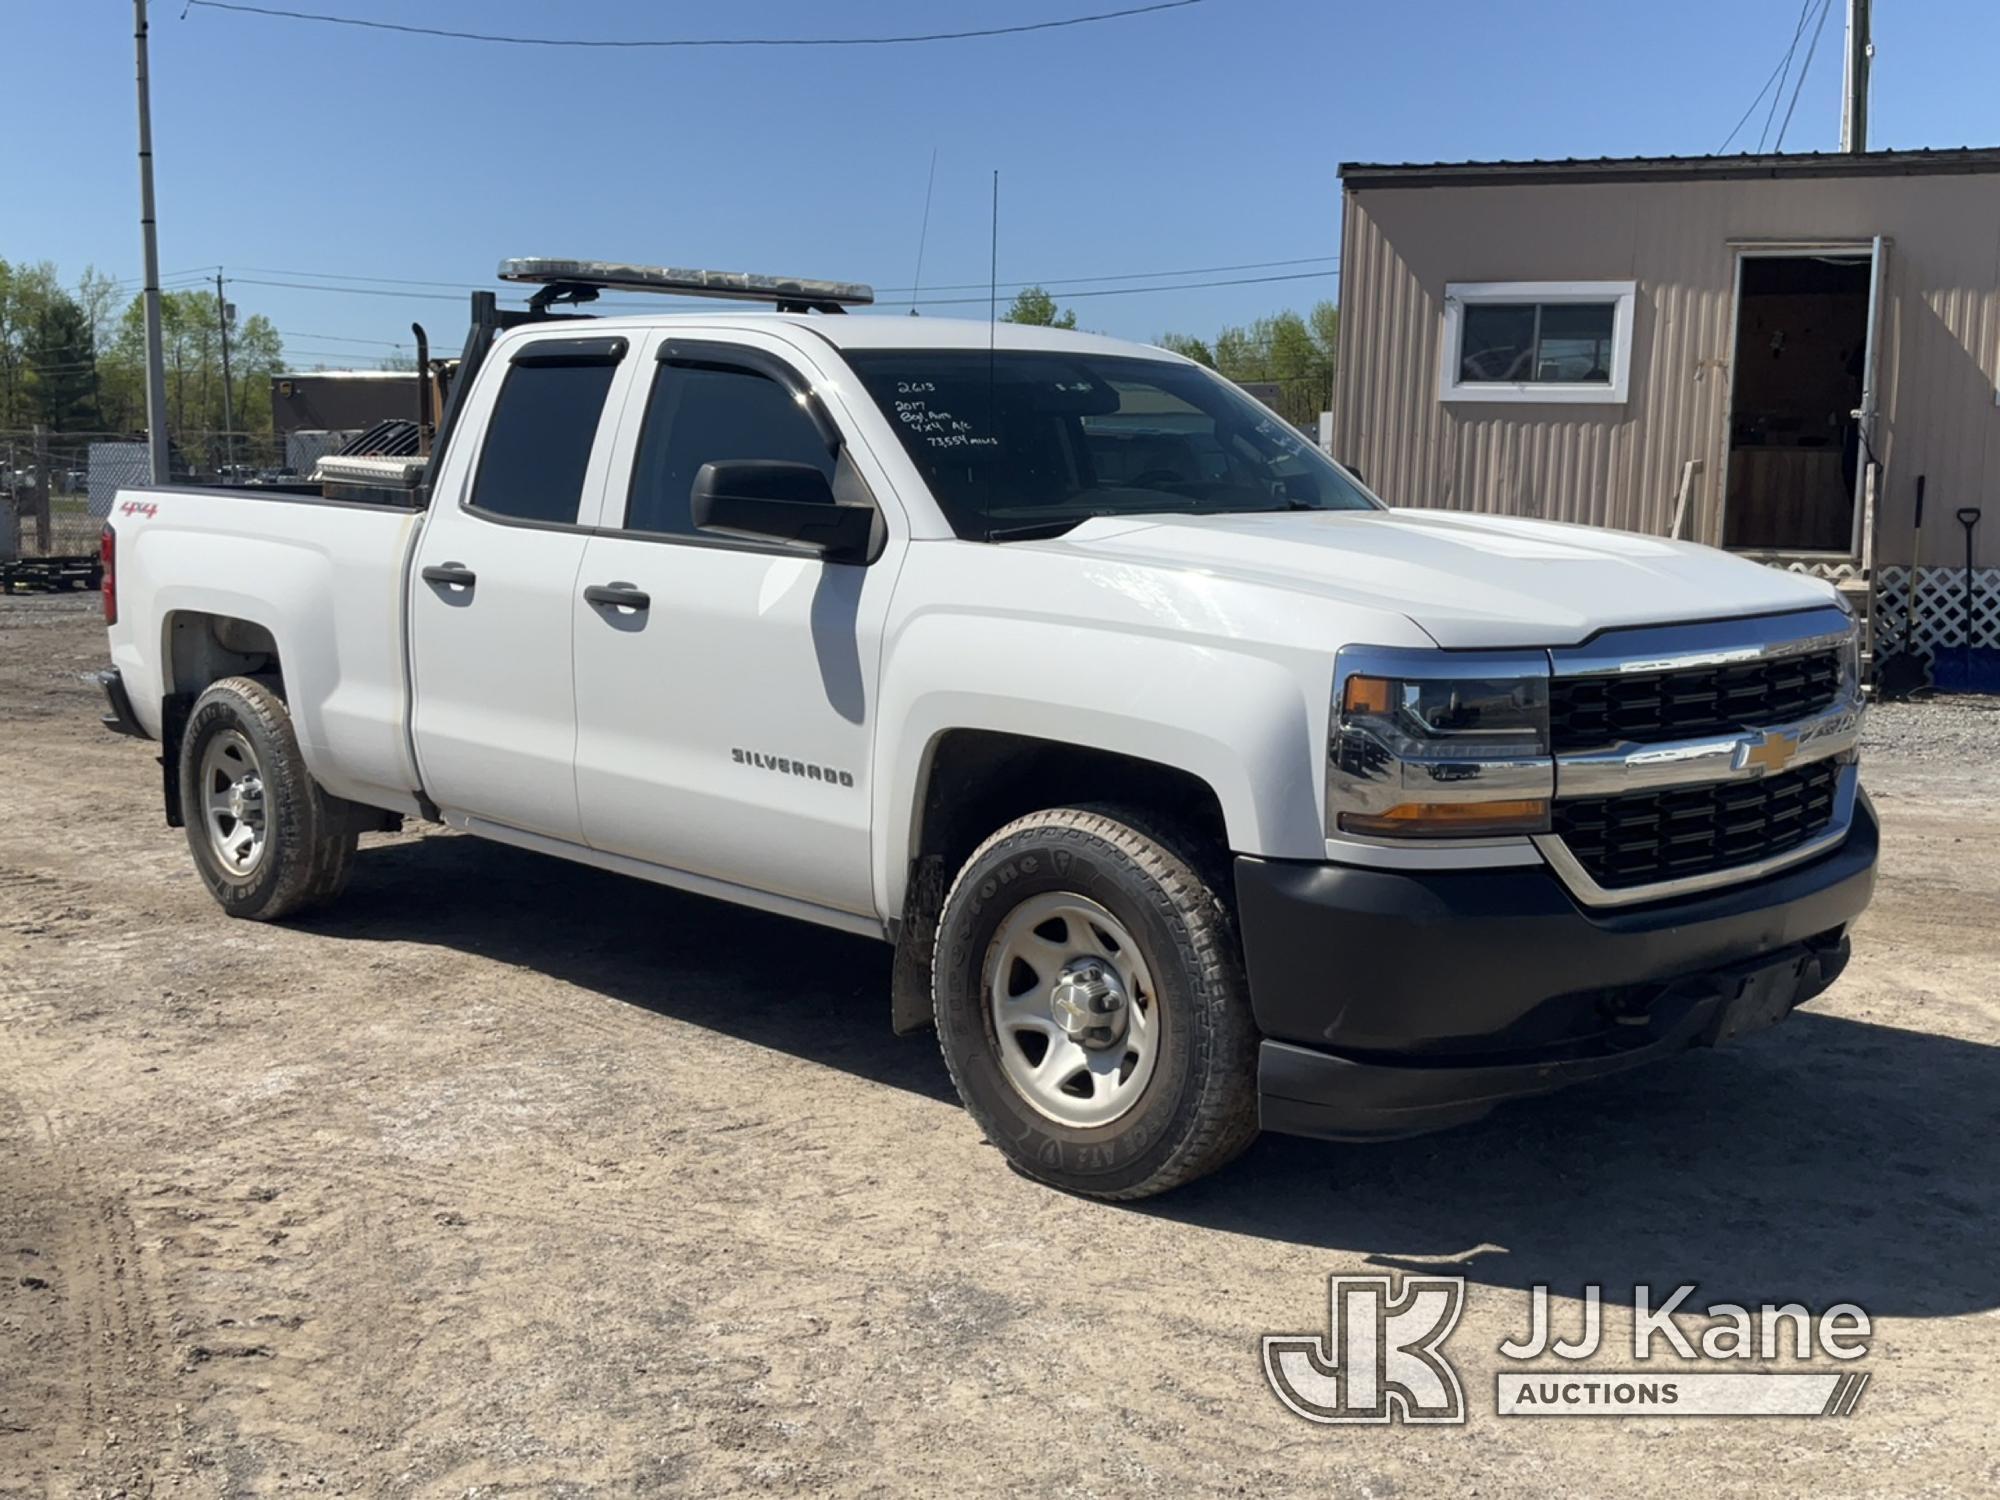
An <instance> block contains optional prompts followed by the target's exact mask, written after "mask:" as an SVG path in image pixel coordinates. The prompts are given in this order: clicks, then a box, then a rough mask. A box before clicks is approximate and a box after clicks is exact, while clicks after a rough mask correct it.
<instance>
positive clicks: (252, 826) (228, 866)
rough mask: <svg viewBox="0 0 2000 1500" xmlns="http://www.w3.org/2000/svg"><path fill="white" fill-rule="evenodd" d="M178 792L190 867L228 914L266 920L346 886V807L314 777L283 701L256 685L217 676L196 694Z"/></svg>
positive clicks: (350, 840) (350, 843)
mask: <svg viewBox="0 0 2000 1500" xmlns="http://www.w3.org/2000/svg"><path fill="white" fill-rule="evenodd" d="M180 789H181V816H182V820H183V822H184V823H185V824H186V826H187V840H188V848H189V850H190V851H191V852H192V853H193V855H194V865H195V869H196V870H197V871H198V872H199V873H200V875H201V879H202V883H203V884H204V885H206V886H207V887H208V890H209V894H210V895H212V896H214V897H215V899H216V902H217V903H218V904H219V905H220V906H221V907H222V909H223V910H224V911H226V912H228V913H229V915H230V916H232V917H246V918H249V919H251V920H253V921H260V922H270V921H275V920H277V919H278V918H280V917H288V916H291V915H292V914H293V913H295V912H299V911H303V910H305V909H306V908H307V907H310V906H315V905H318V904H319V903H321V902H324V901H330V900H332V899H333V898H334V897H335V896H337V895H338V894H339V893H340V891H341V888H342V887H343V886H345V885H346V884H347V877H348V874H349V872H350V871H351V869H352V868H353V863H354V846H355V828H354V823H353V819H352V818H351V817H350V815H349V810H348V804H347V803H346V802H344V801H342V800H341V799H340V798H338V797H332V796H329V795H328V794H327V793H326V792H325V791H323V790H321V788H320V785H319V783H318V782H316V781H314V780H313V778H312V773H311V772H310V771H308V770H307V769H306V762H305V757H304V755H302V754H301V753H300V751H299V740H298V735H297V733H296V732H295V731H294V730H293V728H292V716H291V714H290V713H289V712H288V711H287V709H286V708H285V704H284V700H283V699H281V698H279V697H278V695H277V694H276V693H274V692H272V691H271V689H270V688H268V687H266V686H265V685H264V684H263V683H261V682H258V681H257V680H255V679H254V678H250V677H225V678H223V679H222V680H221V681H219V682H216V683H213V684H211V685H210V686H209V688H208V690H207V691H206V692H204V693H203V694H202V695H201V697H200V698H198V699H196V700H195V705H194V708H193V710H192V711H191V712H190V713H189V714H188V721H187V730H186V733H185V734H184V735H183V737H182V739H181V759H180Z"/></svg>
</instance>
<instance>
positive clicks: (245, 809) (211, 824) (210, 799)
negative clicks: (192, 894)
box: [200, 729, 266, 878]
mask: <svg viewBox="0 0 2000 1500" xmlns="http://www.w3.org/2000/svg"><path fill="white" fill-rule="evenodd" d="M200 776H201V781H200V785H201V800H202V826H203V827H204V828H206V829H207V831H208V846H209V848H210V850H212V851H213V852H214V855H215V858H216V860H217V862H218V863H219V864H221V865H222V867H223V868H224V869H225V870H227V871H229V873H230V874H232V875H235V876H237V877H239V878H241V877H244V876H247V875H249V874H250V873H251V872H252V871H254V870H255V869H256V868H257V865H258V863H259V862H260V861H261V860H262V859H263V858H264V846H265V843H266V836H265V817H264V770H263V767H262V766H260V765H259V764H258V763H257V752H256V751H255V750H253V749H252V748H251V746H250V741H249V740H248V739H247V738H246V737H245V736H244V735H243V733H242V731H240V730H237V729H225V730H223V731H222V732H221V733H220V734H218V735H216V737H215V738H214V739H212V740H210V741H209V742H208V747H207V749H205V750H204V751H203V752H202V757H201V772H200Z"/></svg>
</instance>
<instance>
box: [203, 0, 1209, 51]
mask: <svg viewBox="0 0 2000 1500" xmlns="http://www.w3.org/2000/svg"><path fill="white" fill-rule="evenodd" d="M1202 3H1203V0H1155V3H1153V4H1151V5H1133V6H1128V7H1126V8H1125V9H1123V10H1106V11H1099V12H1097V13H1095V14H1093V15H1088V16H1065V17H1063V18H1061V19H1059V20H1054V21H1029V22H1024V23H1021V24H1018V25H1014V26H987V27H982V28H980V29H978V30H976V31H930V32H918V33H912V34H910V35H907V36H824V37H791V36H788V37H775V36H772V37H767V36H748V37H657V38H654V37H637V38H604V39H595V38H587V37H553V36H508V35H503V34H500V33H497V32H488V31H448V30H445V29H443V28H442V27H436V26H407V25H404V24H402V23H400V22H397V21H369V20H363V19H361V18H360V17H358V16H329V15H323V14H321V13H319V12H317V11H307V10H281V9H278V8H277V7H275V6H265V5H240V4H236V3H234V0H187V8H188V9H189V10H193V9H195V8H197V7H199V8H200V9H202V10H228V11H239V12H241V13H243V14H245V15H253V16H270V17H274V18H276V19H279V20H286V21H316V22H318V23H320V24H322V25H326V26H356V27H360V28H362V29H364V30H368V31H397V32H402V33H404V34H405V35H408V36H434V37H444V38H446V39H448V40H451V41H458V42H498V43H503V44H505V45H507V46H513V47H611V48H630V47H643V48H667V47H894V46H902V45H904V44H906V43H911V42H962V41H970V40H973V39H975V38H979V37H994V36H1018V35H1020V34H1021V33H1023V32H1029V31H1055V30H1058V29H1060V28H1062V27H1065V26H1087V25H1090V24H1092V23H1093V22H1097V21H1120V20H1126V19H1128V18H1130V17H1133V16H1144V15H1151V14H1153V13H1154V12H1156V11H1163V10H1181V9H1184V8H1185V7H1187V6H1190V5H1200V4H1202ZM182 15H183V16H185V15H186V11H183V12H182Z"/></svg>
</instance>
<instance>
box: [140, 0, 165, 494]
mask: <svg viewBox="0 0 2000 1500" xmlns="http://www.w3.org/2000/svg"><path fill="white" fill-rule="evenodd" d="M132 23H133V31H132V44H133V50H134V51H135V52H137V54H138V58H139V229H140V232H141V233H142V234H143V235H144V236H145V241H146V291H145V299H146V442H147V446H148V447H149V448H150V449H151V451H152V459H153V483H155V484H166V483H168V482H169V481H170V480H171V479H172V478H173V473H172V467H173V466H172V462H171V460H170V458H169V457H168V449H167V367H166V356H165V354H164V352H163V348H162V344H161V340H160V240H159V235H158V233H157V230H156V228H155V225H154V223H153V98H152V93H151V91H150V89H149V88H148V86H147V82H146V0H132Z"/></svg>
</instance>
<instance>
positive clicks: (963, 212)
mask: <svg viewBox="0 0 2000 1500" xmlns="http://www.w3.org/2000/svg"><path fill="white" fill-rule="evenodd" d="M276 3H280V4H288V5H290V6H291V7H292V8H296V9H303V10H320V11H328V12H336V13H339V14H344V15H351V16H362V17H370V18H376V19H390V20H401V21H411V22H420V23H423V24H429V25H436V26H446V27H463V28H468V29H476V30H489V31H504V32H516V33H532V34H542V35H564V36H590V37H619V36H626V37H630V36H654V37H658V36H701V35H708V36H729V35H736V36H743V35H764V36H783V35H793V36H797V35H812V34H820V35H826V34H849V35H860V34H869V33H877V34H880V33H890V32H897V31H908V30H936V29H953V28H957V27H970V26H981V25H996V24H1007V23H1011V22H1020V21H1026V20H1042V19H1050V18H1055V17H1060V16H1066V15H1079V14H1084V13H1087V12H1090V11H1093V10H1104V9H1113V8H1117V7H1118V6H1119V5H1120V4H1127V3H1132V0H960V3H955V4H949V5H942V4H937V3H935V0H931V3H925V0H849V3H845V4H828V3H818V4H814V3H807V0H743V3H739V4H735V5H729V6H713V5H708V6H698V5H694V4H687V3H675V4H644V3H640V0H568V3H555V0H485V3H475V0H429V3H427V4H424V5H422V6H418V5H414V4H408V3H401V4H399V3H395V0H276ZM1811 3H1812V4H1813V5H1814V7H1815V9H1816V7H1817V5H1818V0H1811ZM5 8H6V22H5V35H6V39H7V42H8V46H7V49H6V50H7V52H8V54H9V55H10V57H11V58H12V59H13V63H14V65H13V66H11V67H10V68H9V69H8V81H7V86H6V88H5V90H4V91H0V140H4V141H5V142H6V146H5V148H4V153H5V155H4V161H5V171H4V173H0V182H4V184H5V208H4V209H0V256H4V257H6V258H8V259H11V260H31V261H32V260H41V259H51V260H54V261H56V262H57V263H58V265H59V266H60V268H61V269H62V271H63V272H64V274H65V275H66V276H68V277H72V278H73V277H74V275H75V273H77V272H78V271H80V270H81V269H82V268H83V266H84V265H85V263H87V262H89V263H95V264H96V265H98V266H99V267H100V268H102V269H104V270H107V271H109V272H111V273H112V274H114V275H118V276H121V277H127V276H129V277H134V278H136V277H137V275H138V273H139V270H140V251H139V231H138V223H137V219H138V210H137V177H136V169H135V166H134V156H133V151H134V135H133V131H134V125H133V97H132V85H131V76H132V75H131V67H132V56H131V25H130V16H131V11H130V7H129V5H127V4H125V3H122V0H5ZM1877 9H1878V15H1877V19H1876V41H1877V59H1876V71H1875V89H1874V96H1873V126H1872V144H1874V145H1877V146H1958V145H1988V144H1996V143H2000V92H1996V91H1995V90H1994V89H1993V87H1992V81H1991V68H1992V60H1993V59H1994V58H1995V57H2000V5H1995V4H1993V3H1991V0H1884V3H1882V4H1881V5H1880V6H1878V7H1877ZM1843 13H1844V4H1843V0H1833V12H1832V14H1831V16H1830V18H1829V19H1828V21H1827V24H1826V27H1825V30H1824V33H1823V34H1822V35H1821V37H1820V40H1819V47H1818V54H1817V56H1816V58H1815V59H1814V62H1813V66H1812V72H1811V75H1810V77H1809V78H1808V80H1807V82H1806V85H1805V89H1804V92H1803V93H1802V95H1801V96H1800V98H1799V102H1798V106H1797V113H1796V115H1795V116H1794V118H1793V120H1792V124H1791V129H1790V133H1789V135H1788V136H1787V137H1786V147H1787V149H1794V150H1796V149H1808V150H1809V149H1819V150H1830V149H1832V148H1833V147H1834V146H1835V145H1836V143H1837V136H1838V107H1839V89H1840V52H1841V26H1842V17H1843ZM1798 14H1799V4H1798V0H1732V3H1712V0H1680V3H1676V4H1643V5H1642V4H1635V3H1626V0H1596V3H1588V0H1543V3H1529V0H1517V3H1473V0H1417V3H1401V4H1395V3H1391V4H1382V3H1375V4H1357V3H1349V0H1206V3H1204V4H1199V5H1194V6H1190V7H1188V8H1185V9H1180V10H1175V11H1169V12H1165V13H1162V14H1156V15H1150V16H1142V17H1138V18H1134V19H1129V20H1122V21H1113V22H1108V23H1103V24H1098V25H1091V26H1079V27H1074V28H1070V29H1066V30H1061V31H1053V32H1043V33H1039V34H1031V35H1025V36H1014V37H1003V38H997V39H992V40H982V41H965V42H946V43H934V44H929V45H921V46H904V47H879V48H840V49H799V50H766V49H759V50H745V51H729V50H703V51H669V52H660V51H627V52H615V51H568V50H562V51H557V50H548V49H540V48H525V47H503V46H491V45H482V44H476V43H471V42H460V41H446V40H438V39H429V38H422V37H412V36H402V35H396V34H391V33H386V32H374V31H360V30H353V29H349V28H344V27H328V26H321V25H310V24H305V23H301V22H291V21H279V20H272V19H267V18H264V17H260V16H252V15H241V14H232V13H228V12H223V11H218V10H209V9H195V10H193V11H191V12H190V13H189V14H188V15H187V17H186V18H185V19H182V18H181V15H180V0H157V3H156V5H155V9H154V15H153V71H154V84H153V90H154V92H153V97H154V129H155V137H156V139H155V147H156V151H157V153H158V189H159V204H160V209H159V217H160V246H161V252H160V253H161V264H162V268H163V270H165V271H167V272H174V271H179V270H183V269H191V268H196V267H203V266H207V267H210V268H212V267H214V266H215V265H217V264H220V265H222V266H224V267H225V268H227V270H228V273H229V274H230V275H232V276H234V277H237V278H239V279H238V281H237V283H236V285H235V286H234V287H233V288H232V293H231V294H232V296H233V298H234V300H236V301H237V303H238V304H239V306H241V307H242V308H243V309H244V310H245V311H261V312H264V313H267V314H269V315H270V316H271V317H272V318H273V319H274V321H275V322H276V323H277V326H278V327H279V328H280V329H281V330H283V331H284V332H285V333H286V334H287V339H286V343H287V347H288V349H289V350H290V351H292V353H293V354H294V357H295V358H297V359H298V360H299V361H300V362H301V363H303V364H313V363H337V362H339V361H338V360H337V359H323V358H315V357H313V356H314V355H316V354H331V355H336V356H337V355H339V354H340V353H342V352H349V353H356V354H360V355H363V356H364V357H366V356H367V355H369V354H373V353H381V352H386V350H387V349H388V343H387V341H390V340H395V339H406V338H407V337H408V335H407V332H406V330H407V327H408V324H409V322H410V320H411V319H412V318H419V319H421V320H422V321H424V322H425V324H426V325H427V327H428V328H429V330H430V332H431V334H432V337H433V339H434V340H436V341H438V342H441V343H442V342H455V341H456V339H457V338H458V337H459V336H460V333H461V331H462V328H463V322H464V312H463V309H464V297H463V295H462V293H457V292H451V291H445V290H443V289H436V290H438V291H439V292H440V300H435V301H427V300H419V299H416V298H401V297H386V296H378V295H366V296H364V295H355V294H352V293H338V292H330V291H316V290H302V289H297V288H292V287H282V286H260V285H255V284H253V282H254V281H256V280H262V281H283V280H288V279H292V280H298V279H306V278H300V277H296V276H291V275H287V274H272V273H273V272H282V273H292V272H299V271H307V272H316V273H337V274H339V275H342V276H347V277H384V278H407V279H419V280H431V281H442V282H450V283H467V284H488V282H489V278H490V276H491V272H492V267H493V264H494V263H495V261H497V260H498V259H499V258H500V257H501V256H503V255H579V256H596V257H604V258H617V259H629V260H638V261H648V262H665V263H673V264H683V265H700V266H711V267H723V268H729V269H739V270H754V271H770V272H778V273H787V274H798V275H822V276H833V277H840V278H844V279H856V280H865V281H871V282H874V283H876V284H877V285H878V286H880V287H884V288H889V287H907V286H908V285H909V284H910V282H911V280H912V277H913V273H914V269H915V262H916V255H917V240H918V230H919V224H920V221H921V218H922V214H923V203H924V182H925V176H926V173H927V171H928V170H929V166H930V160H931V153H932V150H933V148H935V150H936V152H937V185H936V193H935V198H934V201H933V204H932V208H931V216H930V229H929V236H928V244H927V246H926V249H925V254H924V281H925V283H926V285H928V286H943V285H946V284H959V283H974V284H980V285H983V283H984V281H985V279H986V274H987V233H988V204H989V192H990V185H991V172H992V170H993V169H994V168H996V167H997V168H998V169H999V170H1000V173H1001V211H1000V279H1001V281H1002V282H1003V283H1006V282H1020V281H1025V280H1029V279H1039V280H1042V281H1044V282H1045V283H1047V284H1048V285H1050V286H1051V287H1060V286H1063V285H1065V284H1069V283H1074V282H1079V281H1081V280H1082V279H1083V278H1092V277H1111V276H1119V275H1125V274H1127V273H1133V272H1150V271H1174V270H1179V269H1183V268H1194V267H1211V266H1234V265H1240V264H1243V263H1247V262H1271V261H1289V260H1297V259H1301V258H1305V257H1315V256H1323V257H1327V258H1328V262H1329V263H1327V264H1323V265H1299V266H1280V267H1271V268H1268V269H1265V270H1261V271H1243V272H1237V273H1234V274H1237V275H1243V276H1251V275H1290V274H1293V273H1296V272H1310V273H1312V275H1311V276H1310V278H1309V279H1301V280H1289V281H1276V282H1265V283H1261V284H1254V285H1242V286H1217V287H1207V288H1188V289H1182V290H1175V291H1148V292H1146V293H1144V294H1142V295H1117V296H1096V297H1078V298H1076V299H1074V302H1073V305H1074V306H1075V307H1076V308H1077V310H1078V313H1079V315H1080V317H1081V318H1082V321H1083V324H1084V326H1086V327H1090V328H1095V329H1099V330H1102V331H1105V332H1109V333H1114V334H1119V335H1123V336H1129V337H1138V338H1151V337H1154V336H1156V335H1157V334H1159V333H1160V332H1161V331H1163V330H1165V329H1175V330H1181V331H1188V332H1194V333H1199V334H1203V335H1208V334H1211V333H1213V332H1214V330H1215V329H1216V328H1217V327H1218V326H1220V325H1221V324H1223V323H1225V322H1242V321H1247V320H1248V319H1250V318H1253V317H1255V316H1257V315H1259V314H1262V313H1266V312H1271V311H1275V310H1278V309H1280V308H1284V307H1288V306H1298V307H1303V306H1305V305H1307V304H1309V303H1311V302H1312V301H1314V300H1316V299H1318V298H1320V297H1337V281H1336V277H1335V274H1334V269H1333V267H1332V265H1331V264H1330V260H1331V257H1333V256H1334V255H1335V253H1336V251H1337V247H1338V239H1337V233H1338V215H1339V197H1338V188H1337V182H1336V177H1335V168H1336V164H1337V163H1338V162H1340V161H1342V160H1388V161H1405V160H1418V161H1421V160H1438V159H1463V158H1468V157H1477V158H1486V157H1530V156H1566V155H1588V156H1597V155H1629V154H1642V153H1698V152H1704V151H1711V150H1714V149H1715V148H1716V147H1717V146H1718V145H1719V144H1720V143H1721V141H1722V139H1723V137H1724V136H1725V135H1726V134H1727V133H1728V131H1729V128H1730V126H1731V125H1732V124H1733V123H1734V122H1735V120H1736V119H1737V117H1738V116H1739V115H1740V114H1741V113H1742V112H1743V109H1744V106H1745V105H1746V104H1747V103H1748V102H1749V100H1750V98H1751V96H1752V95H1753V94H1754V93H1756V91H1757V89H1758V87H1759V86H1760V84H1762V83H1763V82H1764V80H1765V78H1766V77H1767V75H1768V74H1769V73H1770V72H1771V70H1772V68H1773V67H1775V66H1776V64H1777V61H1778V58H1779V56H1780V54H1781V53H1782V52H1783V51H1784V49H1785V46H1786V44H1787V43H1788V41H1789V40H1790V38H1791V36H1792V33H1793V28H1794V24H1795V22H1796V20H1797V17H1798ZM1808 30H1810V25H1809V26H1808ZM1800 50H1801V54H1802V53H1803V50H1804V49H1803V46H1802V47H1801V49H1800ZM24 64H25V65H24ZM1787 92H1788V94H1789V85H1788V86H1787ZM1779 112H1780V114H1781V115H1782V113H1783V106H1782V104H1781V105H1780V110H1779ZM1762 120H1763V109H1762V108H1761V107H1760V108H1759V110H1758V112H1757V115H1756V117H1755V118H1753V120H1752V121H1751V125H1750V129H1749V139H1750V143H1751V144H1754V141H1755V136H1756V132H1757V129H1758V127H1759V126H1760V125H1761V123H1762ZM1740 146H1741V142H1739V146H1738V149H1740ZM252 268H260V269H252ZM1204 279H1211V278H1207V277H1197V276H1185V277H1171V278H1161V280H1163V281H1167V282H1173V281H1190V280H1204ZM1112 284H1115V283H1099V285H1112ZM349 285H351V286H357V287H358V286H363V285H365V283H361V282H358V281H356V282H350V283H349ZM1078 289H1079V290H1083V289H1086V288H1085V287H1082V286H1079V288H1078ZM376 290H377V291H387V290H400V291H405V292H409V291H423V290H427V289H424V288H412V287H400V288H389V287H377V288H376ZM932 295H936V296H947V295H977V294H976V293H953V292H943V291H941V292H935V293H933V294H932ZM935 310H936V311H940V312H943V311H949V310H950V309H945V308H938V309H935ZM965 311H967V312H968V313H970V314H971V315H974V316H978V315H982V314H983V302H981V303H978V304H975V305H974V306H973V307H972V308H968V309H965ZM369 339H375V340H382V341H385V342H382V343H379V344H371V343H367V342H363V340H369ZM307 351H311V353H308V352H307Z"/></svg>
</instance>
